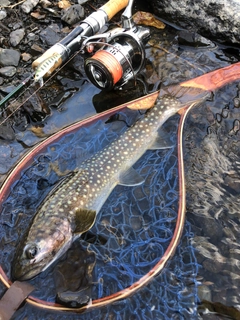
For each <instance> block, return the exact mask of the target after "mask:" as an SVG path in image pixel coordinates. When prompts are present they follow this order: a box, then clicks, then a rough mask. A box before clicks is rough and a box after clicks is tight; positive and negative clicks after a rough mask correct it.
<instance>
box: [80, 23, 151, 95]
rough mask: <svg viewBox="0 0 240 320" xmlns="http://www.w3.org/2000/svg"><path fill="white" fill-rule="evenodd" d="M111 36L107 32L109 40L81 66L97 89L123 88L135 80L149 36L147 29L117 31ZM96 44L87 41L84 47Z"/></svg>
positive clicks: (140, 67) (143, 57) (141, 65)
mask: <svg viewBox="0 0 240 320" xmlns="http://www.w3.org/2000/svg"><path fill="white" fill-rule="evenodd" d="M134 31H135V32H134ZM114 33H115V34H114V35H113V36H112V32H111V37H110V39H111V41H109V42H108V43H106V44H104V46H103V47H102V48H101V49H99V50H98V51H97V52H95V54H94V55H93V56H92V57H90V58H87V59H86V60H85V63H84V68H85V72H86V74H87V76H88V78H89V79H90V81H91V82H92V83H93V84H94V85H95V86H96V87H98V88H99V89H101V90H111V89H113V88H114V87H116V88H119V87H121V86H123V85H124V84H125V83H126V82H127V81H128V80H130V79H132V78H135V77H136V75H137V74H138V73H139V72H140V70H141V69H142V67H143V65H144V61H145V50H144V46H145V44H146V43H147V41H148V39H149V37H150V34H149V30H148V29H146V28H143V27H138V28H135V30H134V29H131V30H127V31H125V30H124V29H120V31H119V29H117V30H116V31H115V32H114ZM90 38H91V37H90ZM96 43H97V42H91V39H88V42H87V44H86V46H88V47H90V45H91V44H96Z"/></svg>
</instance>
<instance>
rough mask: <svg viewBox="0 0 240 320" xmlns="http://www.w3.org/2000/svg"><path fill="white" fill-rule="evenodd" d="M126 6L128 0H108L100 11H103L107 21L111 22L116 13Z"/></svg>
mask: <svg viewBox="0 0 240 320" xmlns="http://www.w3.org/2000/svg"><path fill="white" fill-rule="evenodd" d="M127 5H128V0H109V1H108V2H107V3H106V4H104V5H103V6H102V7H101V8H100V9H101V10H103V11H105V12H106V14H107V16H108V20H111V19H112V17H113V16H115V14H116V13H118V12H119V11H120V10H122V9H124V8H125V7H126V6H127Z"/></svg>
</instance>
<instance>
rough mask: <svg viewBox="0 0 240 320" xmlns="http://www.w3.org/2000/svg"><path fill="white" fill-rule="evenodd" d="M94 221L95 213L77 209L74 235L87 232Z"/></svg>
mask: <svg viewBox="0 0 240 320" xmlns="http://www.w3.org/2000/svg"><path fill="white" fill-rule="evenodd" d="M95 220H96V211H94V210H88V209H82V208H81V209H78V210H77V211H76V216H75V230H74V233H75V234H76V233H84V232H86V231H88V230H89V229H90V228H91V227H92V226H93V224H94V222H95Z"/></svg>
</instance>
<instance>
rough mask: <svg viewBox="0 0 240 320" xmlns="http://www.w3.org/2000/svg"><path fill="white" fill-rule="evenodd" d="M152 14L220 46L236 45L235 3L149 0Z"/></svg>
mask: <svg viewBox="0 0 240 320" xmlns="http://www.w3.org/2000/svg"><path fill="white" fill-rule="evenodd" d="M150 3H151V5H152V7H153V10H154V13H155V14H157V15H158V16H159V17H162V18H163V19H166V20H169V21H172V22H174V23H176V25H179V26H181V27H183V28H189V29H191V30H193V31H197V32H198V33H200V34H201V35H204V36H207V37H208V38H209V35H210V34H211V38H214V39H217V40H219V41H224V42H232V43H240V34H239V29H240V2H239V0H229V1H226V0H204V1H201V2H199V1H198V0H171V1H169V0H150Z"/></svg>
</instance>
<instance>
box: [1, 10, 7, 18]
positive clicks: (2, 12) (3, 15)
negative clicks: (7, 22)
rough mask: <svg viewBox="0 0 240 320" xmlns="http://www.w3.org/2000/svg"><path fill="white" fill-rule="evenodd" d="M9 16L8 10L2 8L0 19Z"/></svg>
mask: <svg viewBox="0 0 240 320" xmlns="http://www.w3.org/2000/svg"><path fill="white" fill-rule="evenodd" d="M6 16H7V12H6V10H4V9H1V10H0V20H3V19H4V18H6Z"/></svg>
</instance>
